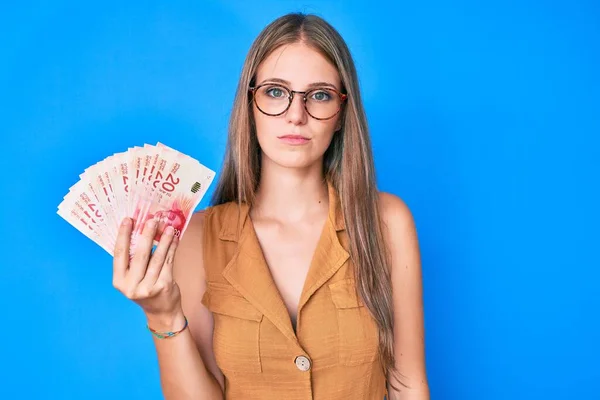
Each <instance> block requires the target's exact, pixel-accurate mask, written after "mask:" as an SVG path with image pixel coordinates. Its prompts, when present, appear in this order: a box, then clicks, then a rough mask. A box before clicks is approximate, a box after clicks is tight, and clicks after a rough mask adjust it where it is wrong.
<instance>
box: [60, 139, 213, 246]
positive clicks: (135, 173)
mask: <svg viewBox="0 0 600 400" xmlns="http://www.w3.org/2000/svg"><path fill="white" fill-rule="evenodd" d="M214 176H215V173H214V172H213V171H211V170H210V169H208V168H207V167H205V166H204V165H202V164H200V163H199V162H198V161H196V160H195V159H193V158H191V157H189V156H187V155H185V154H182V153H180V152H178V151H177V150H174V149H172V148H170V147H168V146H166V145H164V144H162V143H157V144H156V145H149V144H145V145H144V146H142V147H132V148H129V149H128V150H127V151H126V152H123V153H117V154H114V155H112V156H110V157H107V158H106V159H104V160H102V161H100V162H99V163H97V164H95V165H93V166H91V167H89V168H87V169H86V170H85V171H84V172H83V173H82V174H81V175H79V181H78V182H77V183H76V184H74V185H73V186H71V188H69V193H68V194H67V195H66V196H65V197H64V199H63V201H62V202H61V203H60V204H59V206H58V211H57V214H58V215H60V216H61V217H62V218H63V219H65V220H66V221H67V222H68V223H70V224H71V225H73V226H74V227H75V228H77V229H78V230H79V231H80V232H82V233H83V234H84V235H85V236H87V237H88V238H90V239H92V240H93V241H94V242H95V243H97V244H98V245H99V246H100V247H102V248H103V249H104V250H106V251H107V252H108V253H109V254H110V255H111V256H112V255H114V254H113V250H114V246H115V241H116V238H117V231H118V229H119V225H120V223H121V221H122V220H123V219H124V218H125V217H130V218H132V219H133V223H134V225H133V232H132V235H131V244H130V255H133V254H134V253H135V248H136V243H137V239H138V237H139V235H140V234H141V232H142V229H143V227H144V224H145V222H146V221H148V220H149V219H157V220H158V221H159V223H158V229H157V234H156V236H155V237H154V245H156V244H158V241H159V240H160V236H161V234H162V232H163V231H164V229H165V228H166V227H167V226H169V225H171V226H173V228H174V231H175V236H178V237H179V238H181V237H183V234H184V232H185V230H186V228H187V226H188V223H189V221H190V217H191V214H192V213H193V212H194V209H195V208H196V207H197V206H198V204H199V203H200V201H201V200H202V197H203V196H204V194H205V193H206V190H207V189H208V187H209V186H210V184H211V182H212V180H213V178H214Z"/></svg>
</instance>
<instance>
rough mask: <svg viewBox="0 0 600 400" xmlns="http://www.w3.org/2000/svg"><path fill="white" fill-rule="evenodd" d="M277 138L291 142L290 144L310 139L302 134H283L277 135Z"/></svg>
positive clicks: (305, 141) (301, 142) (303, 142)
mask: <svg viewBox="0 0 600 400" xmlns="http://www.w3.org/2000/svg"><path fill="white" fill-rule="evenodd" d="M277 138H278V139H279V140H281V141H282V142H284V143H287V144H291V145H300V144H305V143H308V142H309V141H310V139H309V138H307V137H305V136H302V135H283V136H278V137H277Z"/></svg>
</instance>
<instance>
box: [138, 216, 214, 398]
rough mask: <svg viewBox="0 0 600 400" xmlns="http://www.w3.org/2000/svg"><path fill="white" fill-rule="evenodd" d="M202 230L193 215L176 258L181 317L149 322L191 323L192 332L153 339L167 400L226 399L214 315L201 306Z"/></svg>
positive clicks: (199, 219) (200, 221)
mask: <svg viewBox="0 0 600 400" xmlns="http://www.w3.org/2000/svg"><path fill="white" fill-rule="evenodd" d="M203 227H204V215H203V213H197V214H194V215H193V217H192V220H191V221H190V224H189V225H188V228H187V230H186V232H185V235H184V236H183V239H182V240H181V242H180V243H179V246H178V249H177V253H176V254H175V261H174V268H173V276H174V279H175V281H176V282H177V284H178V286H179V288H180V290H181V303H182V309H181V314H178V315H177V316H176V318H175V319H174V320H173V321H169V320H165V321H151V320H150V319H149V322H148V323H149V325H150V326H151V327H153V325H152V324H154V325H157V326H158V325H159V324H161V325H162V326H163V327H164V328H166V330H174V329H179V328H178V327H182V326H183V324H184V319H183V316H184V315H185V316H186V317H187V319H188V323H189V329H187V330H185V331H184V332H182V334H180V335H178V336H176V337H174V338H171V339H167V340H160V339H157V338H154V344H155V346H156V352H157V354H158V362H159V366H160V377H161V384H162V388H163V393H164V396H165V399H166V400H180V399H207V400H208V399H210V400H212V399H223V398H224V396H223V385H224V383H223V374H222V373H221V371H220V370H219V368H218V367H217V364H216V362H215V359H214V355H213V350H212V331H213V319H212V314H211V313H210V311H209V310H207V309H206V307H204V305H202V302H201V300H202V296H203V295H204V291H205V288H206V283H205V280H204V265H203V252H202V244H203V230H204V229H203ZM154 329H156V328H154Z"/></svg>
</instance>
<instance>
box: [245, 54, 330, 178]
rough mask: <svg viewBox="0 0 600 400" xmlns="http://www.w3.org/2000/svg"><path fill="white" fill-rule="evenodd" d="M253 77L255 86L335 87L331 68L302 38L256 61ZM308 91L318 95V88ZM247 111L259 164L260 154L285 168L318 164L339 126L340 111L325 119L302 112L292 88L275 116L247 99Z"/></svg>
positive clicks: (299, 95)
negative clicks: (284, 106) (285, 105)
mask: <svg viewBox="0 0 600 400" xmlns="http://www.w3.org/2000/svg"><path fill="white" fill-rule="evenodd" d="M255 81H256V85H255V86H259V85H262V84H264V83H273V84H276V85H279V86H281V87H286V88H287V89H289V90H294V91H307V90H311V89H313V88H315V87H319V88H330V89H334V90H335V91H338V92H339V91H340V90H341V84H340V77H339V73H338V71H337V69H336V68H335V67H334V66H333V65H332V64H331V63H330V62H329V61H328V60H327V59H325V57H323V56H322V55H321V54H319V53H318V52H317V51H315V50H314V49H312V48H310V47H308V46H307V45H305V44H303V43H294V44H290V45H285V46H281V47H280V48H278V49H276V50H275V51H273V52H272V53H271V54H270V55H269V56H268V57H267V58H266V59H265V60H264V61H263V62H262V63H261V64H260V65H259V66H258V70H257V73H256V79H255ZM273 93H274V94H273V95H274V96H281V94H282V92H280V91H278V90H277V89H275V92H273ZM311 96H313V95H311ZM314 96H316V97H315V98H316V99H322V98H323V94H322V93H315V94H314ZM336 96H337V94H336ZM263 111H264V109H263ZM253 115H254V121H255V123H256V133H257V137H258V143H259V145H260V147H261V150H262V153H263V163H264V162H265V158H266V161H272V162H274V163H276V164H278V165H281V166H284V167H288V168H306V167H310V166H312V165H314V164H315V163H322V159H323V154H324V153H325V151H326V150H327V148H328V147H329V144H330V143H331V140H332V138H333V135H334V134H335V132H336V131H337V130H339V128H340V125H341V112H338V113H337V114H335V116H334V117H333V118H329V119H323V120H319V119H316V118H313V117H312V116H311V115H310V114H309V113H308V112H307V110H306V108H305V105H304V100H303V95H302V94H300V93H295V94H294V97H293V101H292V103H291V104H290V106H289V108H288V109H287V111H285V112H284V113H282V114H280V115H277V116H270V115H265V114H264V113H263V112H261V111H260V110H259V109H258V107H257V105H256V103H255V102H253Z"/></svg>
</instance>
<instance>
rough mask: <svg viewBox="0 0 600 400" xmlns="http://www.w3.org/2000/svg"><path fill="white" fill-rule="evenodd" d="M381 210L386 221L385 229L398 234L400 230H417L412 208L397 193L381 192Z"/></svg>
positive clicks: (382, 217) (384, 221)
mask: <svg viewBox="0 0 600 400" xmlns="http://www.w3.org/2000/svg"><path fill="white" fill-rule="evenodd" d="M379 210H380V213H381V220H382V222H383V223H384V231H385V230H388V231H392V232H393V233H395V234H398V233H399V230H400V231H404V232H405V233H411V232H410V231H412V230H415V221H414V218H413V215H412V212H411V210H410V209H409V208H408V205H407V204H406V203H405V202H404V200H402V199H401V198H400V197H398V196H396V195H395V194H392V193H387V192H379ZM385 228H387V229H385ZM407 231H408V232H407Z"/></svg>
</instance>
